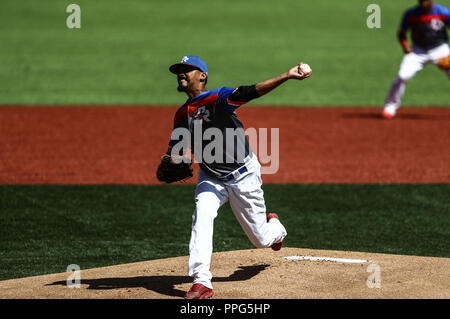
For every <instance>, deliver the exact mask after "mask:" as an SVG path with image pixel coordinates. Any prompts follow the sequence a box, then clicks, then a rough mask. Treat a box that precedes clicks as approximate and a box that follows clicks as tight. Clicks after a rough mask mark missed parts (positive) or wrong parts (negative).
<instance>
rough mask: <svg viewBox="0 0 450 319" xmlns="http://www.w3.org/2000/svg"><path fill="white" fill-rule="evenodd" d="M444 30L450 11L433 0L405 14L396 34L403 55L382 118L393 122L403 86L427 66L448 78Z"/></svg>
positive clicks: (449, 62) (448, 50)
mask: <svg viewBox="0 0 450 319" xmlns="http://www.w3.org/2000/svg"><path fill="white" fill-rule="evenodd" d="M447 27H450V9H449V8H447V7H445V6H443V5H440V4H438V3H435V2H434V1H432V0H419V5H418V6H416V7H414V8H412V9H409V10H407V11H406V12H405V14H404V15H403V19H402V22H401V25H400V30H399V31H398V40H399V42H400V44H401V46H402V48H403V51H404V52H405V56H404V57H403V60H402V63H401V65H400V69H399V71H398V74H397V76H396V77H395V79H394V81H393V83H392V85H391V88H390V91H389V94H388V96H387V98H386V101H385V104H384V108H383V112H382V116H383V117H384V118H386V119H392V118H393V117H394V116H395V115H396V113H397V110H398V108H399V107H400V104H401V100H402V97H403V94H404V92H405V86H406V83H407V82H408V81H409V80H411V79H412V78H413V77H414V75H415V74H416V73H417V72H418V71H420V70H422V69H423V67H424V66H425V65H426V64H429V63H433V64H436V65H437V66H438V67H439V68H440V69H442V70H443V71H444V72H445V73H446V74H447V76H448V77H449V78H450V48H449V45H448V34H447ZM408 30H411V35H412V41H413V45H412V47H410V45H409V43H408V40H407V37H406V33H407V31H408Z"/></svg>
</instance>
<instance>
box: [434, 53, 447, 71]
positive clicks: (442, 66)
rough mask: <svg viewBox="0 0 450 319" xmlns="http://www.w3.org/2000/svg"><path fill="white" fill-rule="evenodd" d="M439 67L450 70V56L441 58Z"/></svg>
mask: <svg viewBox="0 0 450 319" xmlns="http://www.w3.org/2000/svg"><path fill="white" fill-rule="evenodd" d="M437 65H438V67H440V68H441V69H444V70H450V55H448V56H446V57H444V58H440V59H439V60H438V63H437Z"/></svg>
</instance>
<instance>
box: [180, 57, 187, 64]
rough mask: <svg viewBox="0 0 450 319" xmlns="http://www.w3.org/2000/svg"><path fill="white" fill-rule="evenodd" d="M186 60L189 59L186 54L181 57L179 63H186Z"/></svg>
mask: <svg viewBox="0 0 450 319" xmlns="http://www.w3.org/2000/svg"><path fill="white" fill-rule="evenodd" d="M187 61H189V58H188V57H187V56H185V57H183V58H182V59H181V63H186V62H187Z"/></svg>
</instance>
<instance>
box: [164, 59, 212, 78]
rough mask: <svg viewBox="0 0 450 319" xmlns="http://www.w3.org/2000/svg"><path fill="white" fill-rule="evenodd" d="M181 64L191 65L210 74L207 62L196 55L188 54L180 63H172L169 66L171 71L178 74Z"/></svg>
mask: <svg viewBox="0 0 450 319" xmlns="http://www.w3.org/2000/svg"><path fill="white" fill-rule="evenodd" d="M181 65H189V66H193V67H195V68H197V69H199V70H200V71H202V72H205V73H206V76H208V67H207V66H206V62H205V61H203V60H202V59H200V58H199V57H198V56H195V55H186V56H184V57H183V58H182V59H181V61H180V62H179V63H175V64H172V65H171V66H170V68H169V71H170V72H172V73H175V74H178V68H179V67H180V66H181Z"/></svg>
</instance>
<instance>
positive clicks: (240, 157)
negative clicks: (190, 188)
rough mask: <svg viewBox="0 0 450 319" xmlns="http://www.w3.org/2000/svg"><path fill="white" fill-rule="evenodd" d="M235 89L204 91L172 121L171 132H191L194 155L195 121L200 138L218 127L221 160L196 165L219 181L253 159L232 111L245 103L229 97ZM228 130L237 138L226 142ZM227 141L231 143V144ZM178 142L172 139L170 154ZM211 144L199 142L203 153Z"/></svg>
mask: <svg viewBox="0 0 450 319" xmlns="http://www.w3.org/2000/svg"><path fill="white" fill-rule="evenodd" d="M236 90H237V89H233V88H229V87H221V88H217V89H214V90H211V91H206V92H203V93H201V94H199V95H197V96H196V97H194V98H193V99H188V100H187V101H186V103H184V104H183V105H182V106H181V107H180V108H179V109H178V111H177V112H176V114H175V118H174V126H173V127H174V129H176V128H178V127H183V128H187V129H189V131H190V133H191V143H190V145H191V150H192V151H193V152H194V153H195V151H196V150H195V149H194V142H196V141H194V137H195V136H194V121H196V120H197V124H198V123H199V122H198V120H200V121H201V125H202V135H203V133H204V132H205V130H207V129H208V128H217V129H219V130H220V131H221V133H222V137H223V140H222V141H220V143H221V145H222V150H223V156H221V158H220V160H218V161H215V162H212V163H208V162H207V161H205V159H203V161H202V162H200V163H199V165H200V167H201V168H202V169H203V170H204V171H205V172H206V173H207V174H208V175H210V176H212V177H216V178H219V179H222V178H224V177H225V176H226V175H228V174H230V173H231V172H233V171H235V170H236V169H239V168H240V167H242V166H243V165H244V159H245V158H246V157H248V156H252V151H251V150H250V146H249V143H248V140H247V138H246V136H245V134H244V128H243V125H242V123H241V121H240V120H239V119H238V117H237V114H236V112H235V109H236V108H238V107H239V106H241V105H242V104H244V103H246V101H239V100H236V99H234V96H233V95H232V94H233V92H235V91H236ZM227 129H232V130H233V133H235V134H236V137H233V136H232V137H231V139H229V135H230V133H231V131H230V130H227ZM227 136H228V138H227ZM230 136H231V135H230ZM215 138H216V137H215V136H214V137H212V139H215ZM227 141H228V143H227ZM229 141H232V142H231V143H230V142H229ZM179 142H180V140H176V139H171V140H170V142H169V151H170V150H171V148H172V147H174V145H176V144H177V143H179ZM210 143H211V140H202V147H201V150H202V152H203V150H204V148H205V147H206V146H207V145H208V144H210ZM195 155H198V154H195ZM196 158H198V157H196Z"/></svg>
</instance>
